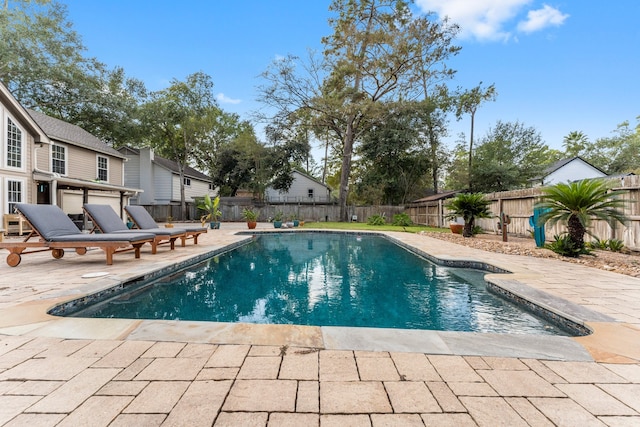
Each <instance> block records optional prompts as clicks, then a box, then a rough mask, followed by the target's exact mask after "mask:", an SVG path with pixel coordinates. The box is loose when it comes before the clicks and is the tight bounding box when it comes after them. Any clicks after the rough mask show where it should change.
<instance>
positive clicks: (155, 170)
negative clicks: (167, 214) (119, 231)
mask: <svg viewBox="0 0 640 427" xmlns="http://www.w3.org/2000/svg"><path fill="white" fill-rule="evenodd" d="M119 151H120V154H121V155H123V156H125V157H126V158H127V163H125V167H124V182H125V184H126V185H130V186H133V187H137V188H141V189H142V190H144V192H142V193H140V194H138V196H137V197H133V198H131V204H133V205H175V204H179V203H180V172H179V169H178V164H177V163H176V162H174V161H172V160H168V159H165V158H163V157H160V156H156V155H155V154H154V152H153V150H152V149H150V148H140V149H138V148H131V147H122V148H120V150H119ZM184 184H185V185H184V192H185V201H186V202H187V203H193V202H194V201H195V198H196V197H203V196H204V195H205V194H209V195H210V196H214V195H215V194H217V189H216V188H214V187H213V184H212V180H211V178H209V177H208V176H207V175H205V174H203V173H202V172H199V171H197V170H195V169H194V168H192V167H189V166H187V167H186V168H185V171H184Z"/></svg>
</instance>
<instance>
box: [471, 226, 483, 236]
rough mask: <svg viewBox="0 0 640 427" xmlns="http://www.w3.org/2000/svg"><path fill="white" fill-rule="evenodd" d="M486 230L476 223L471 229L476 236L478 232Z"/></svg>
mask: <svg viewBox="0 0 640 427" xmlns="http://www.w3.org/2000/svg"><path fill="white" fill-rule="evenodd" d="M483 232H484V230H483V229H482V227H480V226H479V225H474V226H473V230H471V233H472V234H473V235H474V236H475V235H477V234H482V233H483Z"/></svg>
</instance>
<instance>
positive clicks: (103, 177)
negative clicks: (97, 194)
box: [98, 156, 109, 181]
mask: <svg viewBox="0 0 640 427" xmlns="http://www.w3.org/2000/svg"><path fill="white" fill-rule="evenodd" d="M98 180H99V181H109V159H108V158H107V157H104V156H98Z"/></svg>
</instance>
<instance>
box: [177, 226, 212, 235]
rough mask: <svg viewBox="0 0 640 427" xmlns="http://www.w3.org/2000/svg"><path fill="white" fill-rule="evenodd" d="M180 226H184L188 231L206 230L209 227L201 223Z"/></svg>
mask: <svg viewBox="0 0 640 427" xmlns="http://www.w3.org/2000/svg"><path fill="white" fill-rule="evenodd" d="M180 228H184V229H185V230H187V232H191V233H193V232H195V231H202V232H206V231H207V228H206V227H200V226H199V225H186V224H180Z"/></svg>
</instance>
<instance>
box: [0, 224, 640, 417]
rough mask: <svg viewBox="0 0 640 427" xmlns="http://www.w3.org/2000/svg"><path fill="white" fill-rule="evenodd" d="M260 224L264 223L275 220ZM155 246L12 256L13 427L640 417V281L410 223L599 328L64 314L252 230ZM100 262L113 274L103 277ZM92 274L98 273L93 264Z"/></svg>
mask: <svg viewBox="0 0 640 427" xmlns="http://www.w3.org/2000/svg"><path fill="white" fill-rule="evenodd" d="M271 227H272V226H271V225H270V224H259V229H264V230H268V229H272V228H271ZM237 231H246V226H245V225H244V224H229V223H224V224H223V228H222V229H221V230H212V231H210V232H209V233H208V234H206V235H203V236H201V238H200V244H199V245H197V246H194V245H192V244H191V243H188V244H187V247H185V248H181V247H178V248H176V250H175V251H171V252H170V251H169V250H168V248H167V247H162V248H161V249H159V251H158V254H156V255H151V253H150V249H149V248H144V249H143V253H142V258H141V259H140V260H135V259H134V258H133V254H132V253H124V254H116V255H115V257H114V264H113V265H112V266H106V265H105V264H104V255H103V253H102V251H97V250H96V251H90V252H89V253H87V255H84V256H79V255H76V254H74V253H68V254H66V255H65V257H64V258H63V259H62V260H55V259H53V258H52V257H51V255H50V254H49V253H47V252H44V253H38V254H32V255H26V256H24V257H23V260H22V263H21V265H20V266H18V267H16V268H11V267H9V266H7V265H6V263H5V262H4V258H5V257H6V254H7V252H6V251H2V252H1V253H2V259H1V260H0V425H5V423H6V425H26V424H29V425H30V426H38V425H114V426H115V425H160V424H163V425H190V426H191V425H212V424H213V425H216V426H218V425H260V426H265V425H301V424H309V425H322V426H331V425H337V424H341V425H367V426H369V425H374V426H376V425H462V426H464V425H491V426H493V425H510V426H511V425H581V426H583V425H610V426H627V425H640V279H636V278H632V277H628V276H623V275H619V274H615V273H610V272H606V271H602V270H595V269H591V268H587V267H583V266H580V265H576V264H569V263H564V262H562V261H556V260H550V259H540V258H533V257H524V256H514V255H504V254H496V253H489V252H483V251H479V250H476V249H472V248H467V247H463V246H460V245H455V244H452V243H448V242H444V241H440V240H435V239H431V238H428V237H425V236H420V235H412V234H407V233H389V234H390V236H391V237H393V238H394V239H396V240H399V241H401V242H402V243H403V244H404V245H408V246H412V247H414V248H416V249H417V250H420V251H424V252H426V253H429V254H431V255H433V256H435V257H438V258H440V259H444V260H447V259H459V260H460V259H462V260H475V261H479V262H484V263H487V264H492V265H494V266H496V267H500V268H502V269H505V270H508V271H511V272H512V274H509V275H493V274H491V275H489V276H487V279H488V280H489V281H492V282H495V283H497V284H498V285H501V286H505V287H507V288H509V289H510V290H511V291H512V292H514V293H516V294H517V295H521V296H525V297H527V298H531V299H534V300H536V301H537V303H538V304H540V305H543V306H544V307H546V308H548V309H550V310H551V311H556V312H562V313H564V314H565V315H567V316H569V317H570V318H572V319H573V320H575V321H578V322H584V323H585V324H586V325H587V326H588V327H590V328H591V329H593V330H594V333H593V334H592V335H589V336H586V337H578V338H567V337H536V336H518V335H499V334H471V333H453V332H436V331H405V330H376V329H353V328H316V327H301V326H283V325H247V324H220V323H218V324H216V323H207V322H175V321H141V320H126V319H79V318H60V317H54V316H50V315H48V314H46V312H47V310H48V309H50V308H51V307H53V306H55V305H57V304H59V303H61V302H64V301H68V300H71V299H74V298H78V297H81V296H82V295H86V294H89V293H93V292H96V291H98V290H101V289H104V288H107V287H111V286H114V285H116V284H117V283H119V282H122V281H124V280H127V279H130V278H134V277H139V276H141V275H144V274H149V273H151V272H153V271H155V270H158V269H162V268H164V267H166V266H168V265H170V264H173V263H176V262H185V261H187V260H189V259H191V258H193V257H196V256H198V255H200V254H202V253H207V252H211V251H213V250H217V249H220V248H223V247H225V246H227V245H230V244H233V243H236V242H238V241H240V240H242V239H246V238H250V236H238V235H236V234H235V233H236V232H237ZM98 273H107V274H106V275H103V276H101V277H87V275H89V276H99V274H98ZM83 276H85V277H83Z"/></svg>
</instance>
